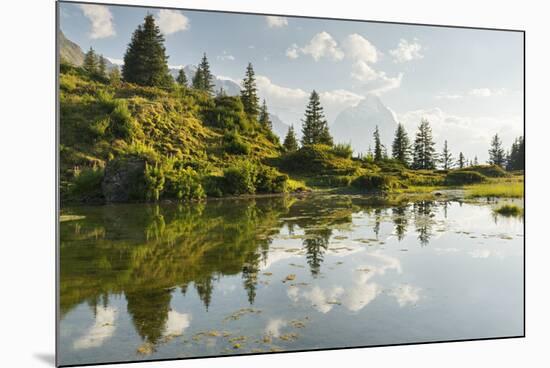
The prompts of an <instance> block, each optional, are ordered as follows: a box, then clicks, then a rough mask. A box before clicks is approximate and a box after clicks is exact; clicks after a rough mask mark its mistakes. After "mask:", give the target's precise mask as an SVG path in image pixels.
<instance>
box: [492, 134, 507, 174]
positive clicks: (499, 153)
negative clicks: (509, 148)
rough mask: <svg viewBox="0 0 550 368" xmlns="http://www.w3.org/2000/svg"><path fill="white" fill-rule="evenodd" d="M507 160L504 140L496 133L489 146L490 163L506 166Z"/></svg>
mask: <svg viewBox="0 0 550 368" xmlns="http://www.w3.org/2000/svg"><path fill="white" fill-rule="evenodd" d="M505 160H506V156H505V153H504V148H502V141H501V140H500V138H499V137H498V134H495V135H494V137H493V139H492V140H491V148H489V164H491V165H498V166H501V167H504V164H505Z"/></svg>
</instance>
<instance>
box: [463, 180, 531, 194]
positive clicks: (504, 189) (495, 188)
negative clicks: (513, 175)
mask: <svg viewBox="0 0 550 368" xmlns="http://www.w3.org/2000/svg"><path fill="white" fill-rule="evenodd" d="M466 196H467V197H469V198H479V197H507V198H522V197H523V182H522V181H508V182H498V181H496V182H489V183H487V184H477V185H470V186H467V187H466Z"/></svg>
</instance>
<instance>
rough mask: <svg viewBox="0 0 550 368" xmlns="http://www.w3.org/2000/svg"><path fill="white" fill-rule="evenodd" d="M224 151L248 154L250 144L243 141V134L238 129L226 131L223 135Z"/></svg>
mask: <svg viewBox="0 0 550 368" xmlns="http://www.w3.org/2000/svg"><path fill="white" fill-rule="evenodd" d="M223 141H224V151H225V152H227V153H232V154H235V155H248V154H249V153H250V145H248V144H247V143H246V142H243V141H242V139H241V136H240V135H239V134H238V133H237V132H236V131H230V132H226V133H225V134H224V136H223Z"/></svg>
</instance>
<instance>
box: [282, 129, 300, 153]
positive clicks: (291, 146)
mask: <svg viewBox="0 0 550 368" xmlns="http://www.w3.org/2000/svg"><path fill="white" fill-rule="evenodd" d="M283 147H284V149H285V151H286V152H294V151H297V150H298V140H297V139H296V134H294V126H293V125H291V126H290V127H289V128H288V132H287V133H286V137H285V140H284V142H283Z"/></svg>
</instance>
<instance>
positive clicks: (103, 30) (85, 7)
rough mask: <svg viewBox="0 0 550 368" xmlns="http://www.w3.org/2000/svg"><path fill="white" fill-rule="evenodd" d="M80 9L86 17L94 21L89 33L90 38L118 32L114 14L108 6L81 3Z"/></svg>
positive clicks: (108, 35)
mask: <svg viewBox="0 0 550 368" xmlns="http://www.w3.org/2000/svg"><path fill="white" fill-rule="evenodd" d="M80 9H82V12H83V13H84V15H85V16H86V18H88V19H89V20H90V22H92V29H91V31H90V33H89V36H90V38H92V39H99V38H107V37H111V36H114V35H115V34H116V32H115V26H114V24H113V14H111V11H110V10H109V8H108V7H107V6H104V5H92V4H81V5H80Z"/></svg>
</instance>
